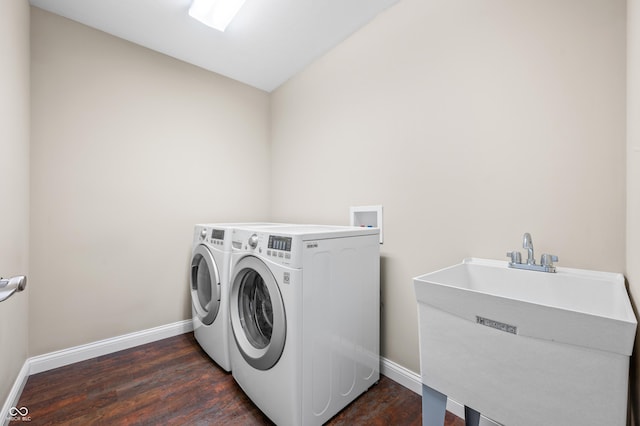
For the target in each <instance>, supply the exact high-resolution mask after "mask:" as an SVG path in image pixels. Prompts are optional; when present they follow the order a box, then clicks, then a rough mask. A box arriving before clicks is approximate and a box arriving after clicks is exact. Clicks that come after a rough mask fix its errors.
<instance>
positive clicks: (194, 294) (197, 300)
mask: <svg viewBox="0 0 640 426" xmlns="http://www.w3.org/2000/svg"><path fill="white" fill-rule="evenodd" d="M191 303H192V305H193V308H194V310H195V311H196V315H197V316H198V318H199V319H200V321H202V323H203V324H205V325H211V324H212V323H213V321H214V320H215V319H216V316H217V315H218V309H219V308H220V275H219V274H218V268H217V267H216V262H215V261H214V260H213V255H212V254H211V252H210V251H209V249H208V248H207V247H206V246H205V245H204V244H200V245H199V246H198V247H196V249H195V250H194V251H193V255H192V256H191Z"/></svg>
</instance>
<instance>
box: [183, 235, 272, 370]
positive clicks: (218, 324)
mask: <svg viewBox="0 0 640 426" xmlns="http://www.w3.org/2000/svg"><path fill="white" fill-rule="evenodd" d="M266 225H269V226H277V224H273V223H218V224H199V225H195V228H194V233H193V247H192V254H191V272H190V288H191V311H192V318H193V332H194V336H195V338H196V340H197V341H198V343H199V344H200V346H201V347H202V349H203V350H204V351H205V352H206V353H207V355H209V357H211V359H213V360H214V361H215V362H216V363H217V364H218V365H219V366H220V367H221V368H223V369H224V370H225V371H231V361H230V359H229V327H230V325H229V308H228V305H229V298H228V295H229V262H230V260H231V234H232V230H233V227H234V226H243V227H252V226H258V227H259V226H266Z"/></svg>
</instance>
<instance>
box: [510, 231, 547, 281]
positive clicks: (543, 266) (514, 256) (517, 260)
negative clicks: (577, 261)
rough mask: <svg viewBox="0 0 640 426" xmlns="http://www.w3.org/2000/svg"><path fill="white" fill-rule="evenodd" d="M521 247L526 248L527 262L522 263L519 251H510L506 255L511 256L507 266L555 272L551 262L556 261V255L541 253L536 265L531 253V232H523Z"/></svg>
mask: <svg viewBox="0 0 640 426" xmlns="http://www.w3.org/2000/svg"><path fill="white" fill-rule="evenodd" d="M522 248H525V249H527V263H522V257H521V255H520V252H519V251H510V252H508V253H507V256H509V257H510V258H511V260H510V261H509V268H517V269H528V270H530V271H540V272H556V267H555V266H554V264H553V262H557V261H558V256H555V255H553V254H547V253H545V254H543V255H542V257H541V258H540V265H536V258H535V256H534V254H533V240H532V239H531V234H529V233H528V232H525V234H524V235H523V236H522Z"/></svg>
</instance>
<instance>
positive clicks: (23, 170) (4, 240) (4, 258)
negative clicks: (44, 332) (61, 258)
mask: <svg viewBox="0 0 640 426" xmlns="http://www.w3.org/2000/svg"><path fill="white" fill-rule="evenodd" d="M0 57H1V58H2V60H1V61H0V162H1V166H2V175H1V176H0V210H1V211H2V213H0V275H1V276H3V277H5V278H6V277H11V276H14V275H26V274H28V272H29V271H28V266H29V263H28V251H29V247H28V244H29V3H28V1H27V0H12V1H1V2H0ZM30 293H31V288H30V283H29V285H28V286H27V289H26V290H25V291H24V292H22V293H19V294H15V295H14V296H13V297H11V298H10V299H7V300H5V301H4V302H2V303H0V405H1V404H2V403H4V401H5V400H6V398H7V395H8V394H9V390H10V389H11V386H12V385H13V382H14V381H15V379H16V377H17V376H18V372H19V371H20V369H21V368H22V365H23V364H24V361H25V360H26V358H27V342H28V337H27V335H28V314H29V294H30ZM3 421H4V419H0V423H2V422H3Z"/></svg>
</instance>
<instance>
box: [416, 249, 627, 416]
mask: <svg viewBox="0 0 640 426" xmlns="http://www.w3.org/2000/svg"><path fill="white" fill-rule="evenodd" d="M414 285H415V292H416V298H417V301H418V312H419V317H420V362H421V375H422V381H423V383H424V384H426V385H427V386H429V387H431V388H433V389H436V390H437V391H439V392H441V393H443V394H445V395H448V396H449V397H450V398H451V399H454V400H456V401H457V402H459V403H462V404H465V405H467V406H469V407H471V408H473V409H475V410H476V411H479V412H481V413H482V414H483V415H486V416H487V417H489V418H491V419H493V420H495V421H498V422H500V423H503V424H509V425H511V424H517V425H527V424H531V425H540V424H545V425H553V424H580V425H589V424H593V425H602V424H608V425H618V424H619V425H624V424H625V422H626V403H627V384H628V366H629V356H630V355H631V352H632V349H633V342H634V338H635V331H636V326H637V321H636V318H635V316H634V313H633V310H632V308H631V303H630V301H629V297H628V295H627V291H626V288H625V284H624V277H623V276H622V275H621V274H614V273H607V272H596V271H588V270H578V269H569V268H562V267H558V268H557V272H556V273H545V272H536V271H528V270H521V269H512V268H509V267H508V263H507V262H503V261H494V260H483V259H466V260H464V261H463V262H462V263H460V264H458V265H454V266H451V267H449V268H445V269H442V270H439V271H436V272H432V273H429V274H426V275H422V276H420V277H417V278H415V279H414Z"/></svg>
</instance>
